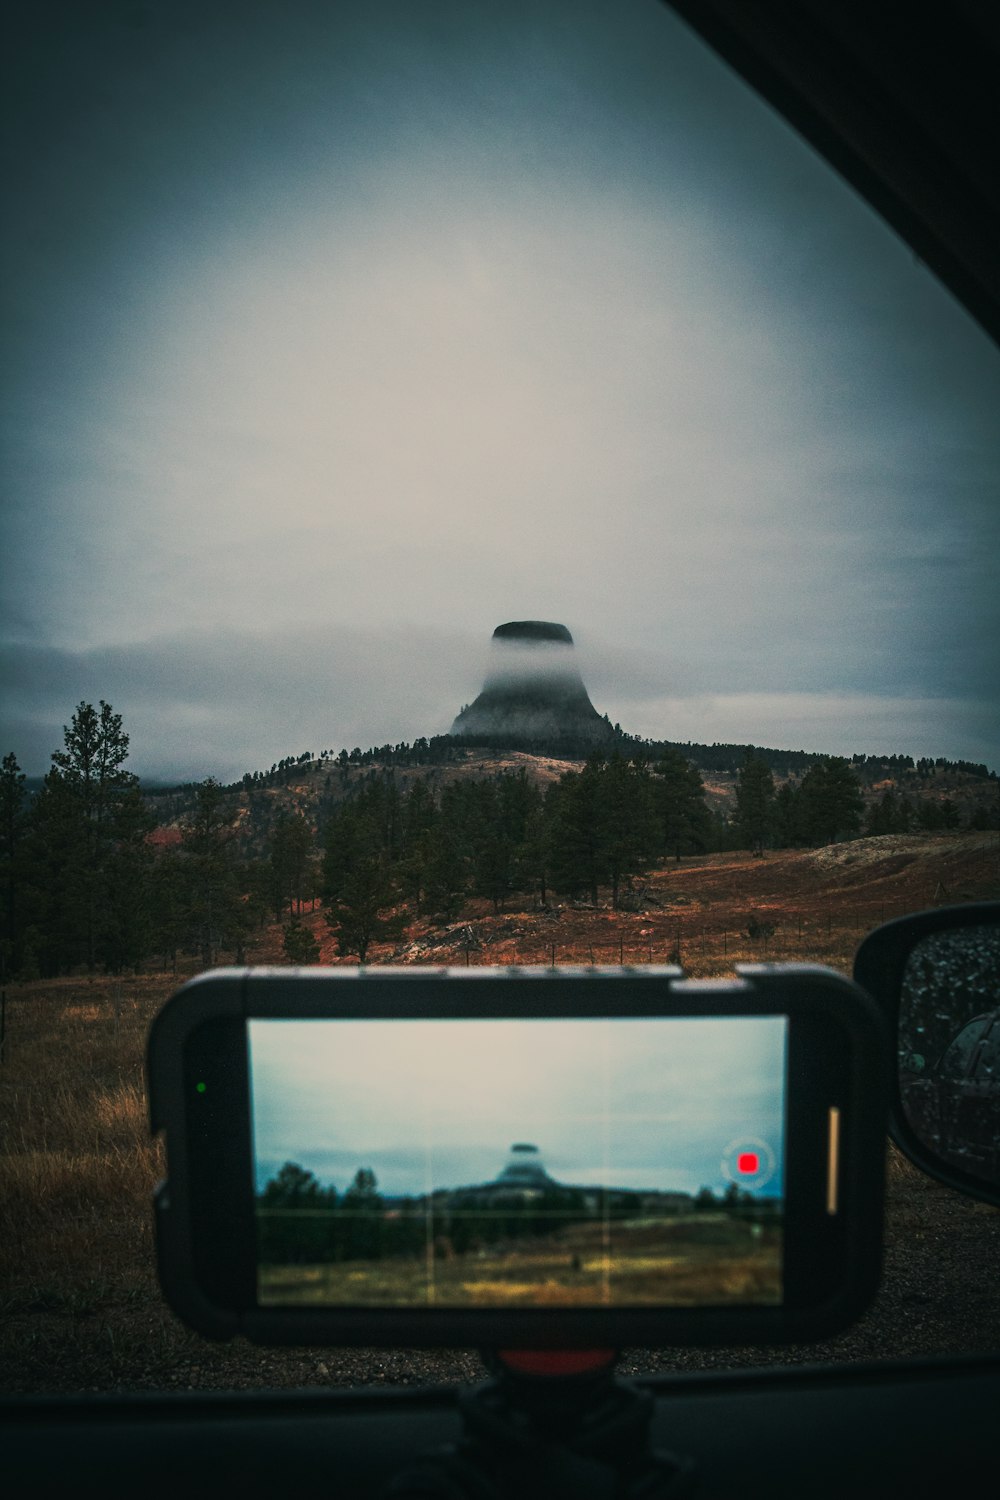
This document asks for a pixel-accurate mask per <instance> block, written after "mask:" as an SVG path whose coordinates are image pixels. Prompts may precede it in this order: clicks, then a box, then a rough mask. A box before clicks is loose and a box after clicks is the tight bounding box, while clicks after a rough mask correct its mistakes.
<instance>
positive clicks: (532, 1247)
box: [248, 1016, 788, 1308]
mask: <svg viewBox="0 0 1000 1500" xmlns="http://www.w3.org/2000/svg"><path fill="white" fill-rule="evenodd" d="M248 1029H249V1062H250V1079H251V1112H252V1130H253V1142H254V1173H255V1181H254V1193H255V1203H256V1222H257V1244H258V1300H259V1302H260V1303H261V1304H266V1305H270V1306H293V1305H306V1304H311V1305H323V1304H325V1305H328V1306H369V1307H377V1306H382V1307H416V1306H426V1305H435V1306H451V1307H463V1306H466V1307H472V1306H475V1307H481V1308H482V1307H500V1308H503V1307H510V1306H514V1305H520V1306H528V1307H530V1306H567V1307H569V1306H579V1307H586V1306H606V1305H618V1306H626V1305H631V1306H642V1305H647V1306H680V1307H683V1306H710V1305H717V1306H719V1305H738V1304H775V1303H779V1302H780V1301H781V1298H782V1248H783V1223H784V1201H783V1181H784V1157H785V1098H786V1054H787V1031H788V1023H787V1018H785V1017H784V1016H727V1017H695V1018H689V1017H667V1018H655V1019H647V1018H622V1017H617V1018H588V1019H559V1020H550V1019H542V1018H533V1019H517V1020H497V1019H482V1020H461V1021H455V1020H444V1019H422V1020H378V1021H366V1020H340V1019H323V1020H283V1019H267V1020H254V1021H251V1022H249V1023H248Z"/></svg>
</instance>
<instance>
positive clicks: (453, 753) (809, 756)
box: [149, 724, 997, 796]
mask: <svg viewBox="0 0 1000 1500" xmlns="http://www.w3.org/2000/svg"><path fill="white" fill-rule="evenodd" d="M613 728H614V735H615V740H614V744H613V746H612V747H611V751H609V753H613V751H614V750H617V751H618V753H619V754H620V755H623V756H625V757H626V758H632V757H635V756H642V757H644V758H645V759H646V760H648V761H650V762H654V761H656V760H660V759H662V758H663V756H664V754H665V753H667V752H670V751H678V752H680V754H682V755H683V756H684V758H685V760H688V761H689V762H690V763H691V764H692V765H693V766H694V767H695V768H696V769H697V770H698V771H701V772H703V773H705V772H709V773H712V772H715V773H728V774H730V775H732V776H736V775H737V774H738V773H739V770H740V768H741V767H742V766H743V765H744V763H745V762H746V760H747V759H748V758H749V757H753V758H754V759H756V760H761V761H763V762H764V764H765V765H766V766H767V767H768V769H769V770H771V771H772V772H773V773H774V774H775V775H776V776H779V777H786V776H795V775H803V774H804V773H805V772H806V771H808V770H809V768H810V766H814V765H817V764H818V763H819V762H821V761H824V760H828V759H830V754H829V752H826V751H819V750H779V749H775V748H772V747H769V746H762V745H753V744H719V743H718V742H716V743H715V744H712V745H702V744H697V743H694V742H693V741H690V740H685V741H681V740H650V739H642V738H640V737H638V736H637V735H630V734H626V733H625V732H624V731H623V730H622V729H621V727H620V726H619V725H617V724H616V725H614V726H613ZM472 752H475V755H473V754H472ZM592 753H593V746H592V745H590V744H588V743H586V742H582V741H577V740H574V739H573V738H572V737H571V736H566V735H563V736H559V737H555V738H553V739H551V740H546V741H537V740H531V741H528V740H518V739H505V740H503V741H502V742H498V741H497V740H495V739H491V740H487V739H483V738H478V737H473V736H469V735H463V736H461V737H460V738H458V737H455V736H453V735H448V734H438V735H431V736H429V737H424V736H421V737H420V738H418V739H415V740H414V741H413V742H412V743H409V742H406V741H402V742H400V743H399V744H385V745H373V746H370V747H369V748H368V749H367V750H362V749H361V748H360V747H359V746H355V748H354V749H353V750H350V751H348V750H347V749H341V750H340V751H334V750H332V749H330V750H322V751H320V752H319V753H318V754H317V753H315V752H313V751H312V750H304V751H302V752H301V753H300V754H298V755H288V756H285V757H283V758H282V759H281V760H279V761H276V762H275V763H274V764H273V765H272V766H271V768H270V769H269V770H260V771H248V772H246V774H245V775H244V776H243V777H242V778H241V779H240V781H238V782H233V783H232V784H231V786H230V787H229V788H228V790H230V791H237V790H238V789H239V788H240V787H244V788H249V787H251V786H267V787H278V786H289V785H291V784H293V783H294V782H296V781H298V780H299V779H300V778H301V777H302V776H303V775H304V774H311V773H313V772H315V771H319V772H321V773H323V774H324V775H329V774H331V773H332V772H339V773H341V774H342V773H343V772H344V771H345V769H348V768H349V769H350V770H351V771H352V772H353V770H354V769H355V768H361V769H363V770H365V771H368V770H371V769H373V768H377V769H378V770H382V771H385V770H412V769H414V768H417V767H419V768H421V769H422V770H427V769H429V768H436V769H441V770H447V769H448V768H454V767H459V766H462V765H466V764H468V763H469V761H470V760H473V759H474V760H476V761H478V762H482V764H483V765H484V766H485V765H487V764H489V763H490V762H491V761H493V760H496V761H497V762H503V763H510V762H512V761H514V760H516V761H518V762H523V763H524V764H525V765H526V766H527V768H528V771H529V774H530V773H531V771H532V766H533V765H534V768H535V769H536V770H537V771H538V773H539V779H541V780H543V781H544V780H547V779H548V775H547V771H546V768H547V767H548V765H549V764H550V763H551V762H553V761H560V762H565V763H567V764H571V763H579V764H582V763H583V761H585V760H586V758H587V757H588V756H589V755H590V754H592ZM846 759H847V760H848V762H849V764H850V765H851V766H852V768H853V770H854V772H855V774H856V775H857V776H858V779H859V780H860V781H861V783H862V785H866V784H867V785H872V784H874V783H876V782H880V781H885V780H887V779H897V778H900V779H905V778H910V777H915V778H916V780H918V781H930V780H932V779H933V778H936V777H949V778H955V777H957V778H959V779H961V780H966V779H968V780H970V781H973V782H975V781H989V780H993V781H995V780H996V774H997V773H996V772H995V771H992V770H990V769H989V767H988V766H986V765H985V764H982V763H980V762H975V761H967V760H947V759H945V758H944V757H940V756H939V757H938V758H937V759H936V760H931V759H929V758H924V759H918V760H914V758H913V756H912V755H868V754H864V753H860V754H854V755H851V756H848V757H846ZM149 790H150V793H151V795H155V796H183V795H184V794H185V792H190V793H193V788H190V787H189V788H185V787H184V786H178V787H173V788H169V789H167V788H162V789H161V787H159V786H157V787H151V788H149Z"/></svg>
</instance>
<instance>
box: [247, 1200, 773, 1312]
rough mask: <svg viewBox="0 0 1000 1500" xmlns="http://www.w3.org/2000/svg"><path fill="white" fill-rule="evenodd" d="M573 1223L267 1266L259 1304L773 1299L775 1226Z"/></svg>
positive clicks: (684, 1303) (706, 1219)
mask: <svg viewBox="0 0 1000 1500" xmlns="http://www.w3.org/2000/svg"><path fill="white" fill-rule="evenodd" d="M706 1231H707V1232H706ZM609 1238H610V1243H609V1245H607V1246H606V1245H605V1243H604V1237H603V1234H602V1230H601V1226H600V1225H596V1226H595V1225H590V1224H578V1225H575V1226H573V1227H572V1228H571V1229H568V1230H563V1231H562V1232H561V1233H559V1234H557V1235H552V1236H549V1237H547V1238H544V1239H539V1240H530V1241H525V1242H523V1243H515V1244H513V1245H511V1246H510V1247H509V1248H508V1249H506V1250H505V1251H479V1252H478V1253H469V1254H466V1255H456V1256H454V1258H452V1259H450V1260H436V1261H435V1260H431V1262H430V1264H428V1263H427V1262H426V1261H424V1260H422V1259H420V1258H403V1257H398V1258H395V1257H394V1258H393V1259H391V1260H389V1259H385V1260H379V1261H347V1262H344V1263H342V1264H339V1265H326V1266H280V1267H278V1266H268V1267H264V1268H263V1269H262V1271H261V1275H260V1279H259V1282H258V1296H259V1297H260V1300H261V1302H264V1303H268V1304H282V1305H285V1306H319V1305H324V1304H325V1305H327V1306H335V1305H337V1304H346V1305H351V1304H353V1305H355V1306H364V1307H427V1306H428V1305H431V1304H436V1305H438V1306H441V1307H476V1306H482V1307H509V1306H522V1307H542V1306H546V1307H554V1306H562V1307H595V1306H598V1307H599V1306H605V1305H609V1306H619V1307H636V1306H645V1307H649V1306H656V1305H658V1304H661V1305H662V1304H670V1305H672V1306H676V1307H700V1306H707V1305H712V1306H722V1305H725V1304H726V1303H737V1302H739V1303H745V1302H754V1303H774V1302H777V1301H779V1300H780V1295H781V1245H780V1238H779V1236H778V1234H777V1233H776V1232H775V1231H774V1230H766V1231H763V1232H760V1231H758V1232H757V1233H756V1234H755V1233H754V1232H752V1230H751V1226H750V1225H748V1224H745V1223H739V1222H733V1221H732V1220H729V1219H727V1218H725V1217H724V1216H722V1215H718V1214H715V1215H701V1216H694V1215H692V1216H691V1217H690V1218H684V1219H683V1220H678V1221H677V1222H676V1223H671V1224H670V1225H668V1226H666V1229H665V1228H664V1226H663V1225H662V1224H653V1225H649V1224H647V1223H646V1222H641V1223H636V1224H629V1223H628V1221H626V1222H624V1223H617V1224H614V1225H613V1226H611V1231H610V1236H609Z"/></svg>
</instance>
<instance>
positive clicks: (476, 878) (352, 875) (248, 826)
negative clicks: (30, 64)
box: [0, 701, 1000, 977]
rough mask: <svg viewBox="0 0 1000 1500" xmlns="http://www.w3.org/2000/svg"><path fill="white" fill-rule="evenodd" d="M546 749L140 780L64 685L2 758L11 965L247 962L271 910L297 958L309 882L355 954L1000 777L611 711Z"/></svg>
mask: <svg viewBox="0 0 1000 1500" xmlns="http://www.w3.org/2000/svg"><path fill="white" fill-rule="evenodd" d="M546 748H547V750H548V753H540V752H539V750H538V748H537V747H536V748H535V749H534V750H533V751H528V750H526V749H522V748H518V747H516V746H506V747H503V748H497V747H495V746H494V747H489V746H475V745H470V744H468V743H466V742H463V741H461V740H458V739H452V738H451V737H441V738H438V739H434V740H427V739H420V740H416V741H414V743H413V744H399V745H384V746H381V747H373V748H371V749H369V750H367V751H362V750H360V749H357V748H356V749H354V750H352V751H348V750H346V749H344V750H341V751H339V752H338V753H334V752H333V751H331V750H327V751H324V752H322V753H321V754H319V755H313V754H312V753H311V752H308V751H304V752H302V753H301V754H300V755H298V756H294V757H292V756H290V757H286V758H285V759H284V760H282V761H281V762H279V763H276V764H275V765H274V766H272V767H271V769H270V770H269V771H266V772H259V771H257V772H252V773H249V772H248V773H247V774H246V775H245V776H244V777H243V778H242V780H240V781H239V782H236V783H234V784H232V785H230V786H228V787H223V786H220V785H219V783H218V782H217V781H215V780H213V779H212V778H209V779H207V780H206V781H203V782H200V783H199V784H198V785H196V786H190V787H179V788H176V789H174V790H172V791H150V790H149V789H144V788H143V787H142V786H141V784H140V783H139V780H138V778H137V777H136V776H134V775H133V774H132V773H131V772H130V771H128V769H127V766H126V762H127V759H128V756H129V750H130V745H129V736H128V734H127V733H126V731H125V728H124V725H123V723H122V718H121V715H120V714H116V713H115V712H114V710H113V708H112V707H111V705H110V704H108V703H105V702H103V701H102V702H101V704H100V709H99V710H97V709H95V708H94V707H93V705H92V704H88V703H81V704H80V705H79V706H78V708H77V710H76V712H75V713H74V714H73V717H72V722H71V723H70V724H69V725H68V726H67V727H66V728H65V729H64V747H63V748H62V749H61V750H56V751H54V752H53V756H52V767H51V769H50V770H49V772H48V774H47V776H46V777H45V780H44V783H43V785H42V787H41V789H40V790H39V791H38V792H37V794H36V795H33V796H32V795H29V792H28V788H27V786H26V784H25V777H24V775H23V774H22V773H21V771H20V768H19V766H18V764H17V758H16V756H15V755H14V754H13V753H11V754H9V755H7V756H5V757H4V759H3V767H2V774H0V813H2V816H0V918H2V920H0V958H2V960H3V965H4V968H5V972H6V973H8V974H14V975H20V976H22V977H31V976H39V975H42V976H49V975H54V974H59V973H68V972H73V971H74V970H76V969H79V968H81V967H85V968H86V969H87V970H88V971H91V972H92V971H93V970H94V969H95V968H97V967H103V968H108V969H111V970H113V971H115V972H121V971H122V970H123V969H125V968H138V967H141V965H143V964H144V963H148V962H150V961H151V960H152V959H153V958H155V956H156V955H159V957H160V958H161V959H162V960H163V961H164V962H166V963H169V964H172V963H174V962H175V961H176V958H177V955H178V953H179V952H180V953H192V952H198V953H200V955H201V962H202V965H203V967H211V966H212V964H213V963H214V962H216V961H217V958H218V955H219V953H220V952H227V953H231V954H232V955H233V961H234V962H236V963H243V962H244V961H245V953H246V945H247V943H248V941H249V940H250V937H251V935H252V933H253V932H254V931H255V930H259V929H260V928H261V927H262V925H264V924H266V921H267V918H268V913H269V912H270V913H271V915H272V919H273V920H274V921H275V922H281V921H283V920H284V918H285V917H287V918H288V921H289V932H288V934H287V938H288V943H287V945H286V953H287V956H288V957H289V958H292V959H294V961H296V962H315V961H316V960H315V957H314V956H311V955H313V950H314V948H315V939H314V937H308V934H303V932H302V930H301V924H300V922H299V918H300V917H301V914H302V910H303V904H304V903H308V904H309V906H310V910H311V909H312V906H313V904H314V903H315V902H316V900H317V899H319V900H320V901H321V902H322V905H323V910H324V917H325V920H326V921H327V922H328V923H329V924H330V926H331V927H332V928H333V929H335V930H336V942H337V952H338V954H340V955H342V956H348V955H352V954H353V955H357V956H358V958H359V961H360V962H362V963H363V962H364V961H365V955H366V953H367V951H368V947H369V945H370V944H371V943H372V942H373V941H375V940H376V935H377V934H378V933H380V932H381V933H383V935H384V934H385V933H387V932H388V931H389V930H390V927H394V928H399V926H400V924H402V925H403V926H405V923H406V921H407V919H408V914H410V915H411V916H412V915H413V914H417V915H423V916H427V915H428V914H430V915H432V916H434V917H435V918H436V917H441V918H442V919H446V918H447V919H450V918H452V917H454V916H455V915H456V914H457V913H458V912H460V911H461V910H462V908H463V905H464V904H465V903H466V902H468V901H470V900H476V899H484V898H486V899H488V900H489V901H490V902H492V904H493V906H494V908H495V910H497V911H500V910H502V909H503V906H504V903H505V902H507V901H508V900H514V899H516V900H518V901H520V902H522V904H523V903H527V904H528V906H529V907H531V908H532V909H538V910H541V909H543V908H546V906H547V903H548V901H549V898H550V893H555V895H556V896H557V897H558V898H559V899H563V898H568V899H571V900H576V899H579V898H581V897H583V898H585V899H587V900H589V902H590V903H591V905H592V906H594V907H595V908H596V907H597V905H598V903H599V901H604V902H607V903H609V904H610V907H611V908H612V909H615V910H617V909H619V906H620V902H621V900H622V899H623V896H626V895H628V893H630V892H631V890H632V884H633V882H634V881H636V880H639V881H644V880H646V879H647V878H648V876H649V873H650V872H651V871H653V870H655V869H656V868H657V867H659V866H662V865H663V864H664V862H665V861H666V860H668V859H669V860H674V861H675V862H678V863H679V862H680V861H681V860H682V859H685V858H688V857H690V856H698V855H705V854H715V853H724V852H726V851H728V850H731V849H745V850H749V851H752V852H753V853H754V854H763V853H764V851H765V850H772V849H794V848H819V847H821V846H826V845H830V844H834V843H838V842H841V841H843V840H848V839H853V838H856V837H857V836H858V835H872V836H879V835H884V834H889V835H893V834H908V833H912V832H919V833H943V834H948V833H952V832H954V833H960V832H962V831H963V830H967V831H980V830H982V831H984V832H989V831H991V830H994V829H998V828H1000V801H998V795H997V794H998V790H1000V782H998V780H997V778H996V776H995V775H993V774H991V773H990V772H989V771H987V769H986V767H984V766H963V765H961V764H959V765H956V764H954V763H949V762H946V761H935V762H934V763H931V762H930V761H918V762H916V763H914V762H913V761H912V760H910V759H909V758H908V757H904V756H892V757H888V758H885V759H881V758H878V757H872V756H855V757H853V759H852V760H847V759H845V758H842V757H836V756H827V757H822V756H818V755H811V756H805V755H803V756H801V758H798V757H796V755H795V753H794V752H784V753H783V752H767V751H764V752H761V751H756V752H754V751H753V750H752V749H751V747H748V746H692V745H683V746H679V747H678V746H672V745H669V744H659V745H657V744H651V743H650V742H648V741H637V740H632V739H630V738H629V737H627V736H625V735H622V734H621V733H620V731H615V746H614V748H613V749H612V752H611V753H610V754H609V755H605V754H604V753H603V752H602V753H596V754H594V755H591V756H590V757H589V758H586V759H584V758H582V757H581V755H580V754H579V750H580V747H579V746H576V745H574V744H573V743H572V742H571V741H567V742H566V743H563V742H561V741H557V742H553V743H552V744H551V745H550V746H548V747H546ZM574 752H576V753H574ZM775 761H776V762H777V764H775ZM699 762H700V764H699ZM307 937H308V941H307Z"/></svg>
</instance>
